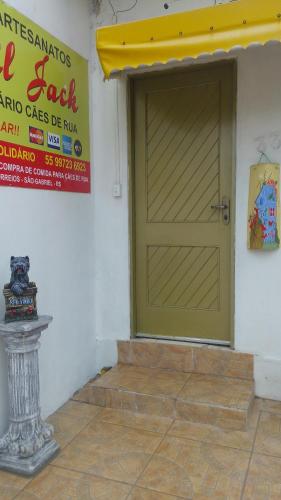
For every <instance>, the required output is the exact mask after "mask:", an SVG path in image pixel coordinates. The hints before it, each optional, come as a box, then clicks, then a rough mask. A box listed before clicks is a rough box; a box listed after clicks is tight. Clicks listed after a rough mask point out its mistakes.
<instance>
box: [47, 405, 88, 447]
mask: <svg viewBox="0 0 281 500" xmlns="http://www.w3.org/2000/svg"><path fill="white" fill-rule="evenodd" d="M47 421H48V422H49V423H50V424H52V425H53V426H54V429H55V439H56V440H57V442H58V443H59V445H60V447H61V448H64V447H65V446H66V445H67V444H68V443H70V441H72V439H73V438H74V437H75V436H76V435H77V434H78V433H79V432H80V431H81V430H82V429H83V428H84V427H85V426H86V425H87V424H88V423H89V418H84V417H83V418H82V417H80V418H77V417H73V416H72V415H68V414H66V413H62V412H59V411H58V412H56V413H54V414H53V415H51V416H50V417H49V418H48V419H47Z"/></svg>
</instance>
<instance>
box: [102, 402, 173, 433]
mask: <svg viewBox="0 0 281 500" xmlns="http://www.w3.org/2000/svg"><path fill="white" fill-rule="evenodd" d="M97 421H103V422H107V423H109V424H116V425H124V426H126V427H132V428H134V429H143V430H145V431H151V432H160V433H161V434H165V432H167V430H168V429H169V427H170V426H171V423H172V421H173V420H172V419H171V418H165V417H158V416H155V415H144V414H141V413H134V412H132V411H126V410H115V409H112V408H103V409H102V410H101V412H100V413H99V415H98V416H97Z"/></svg>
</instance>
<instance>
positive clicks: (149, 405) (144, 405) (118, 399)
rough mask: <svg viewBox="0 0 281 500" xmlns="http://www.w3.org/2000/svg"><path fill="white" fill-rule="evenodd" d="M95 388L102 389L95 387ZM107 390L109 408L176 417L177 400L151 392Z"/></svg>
mask: <svg viewBox="0 0 281 500" xmlns="http://www.w3.org/2000/svg"><path fill="white" fill-rule="evenodd" d="M95 389H102V388H101V387H95ZM104 391H106V395H105V396H106V405H105V406H107V407H108V408H115V409H118V410H128V411H132V412H139V413H144V414H147V415H157V416H159V417H168V418H175V406H176V400H175V399H173V398H167V397H163V396H162V397H160V398H159V397H158V396H151V395H150V394H138V393H135V392H129V391H119V390H115V389H104Z"/></svg>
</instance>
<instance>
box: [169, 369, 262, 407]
mask: <svg viewBox="0 0 281 500" xmlns="http://www.w3.org/2000/svg"><path fill="white" fill-rule="evenodd" d="M252 393H253V385H252V381H250V380H237V379H235V378H229V377H217V376H212V375H199V374H192V375H191V377H190V378H189V379H188V381H187V383H186V384H185V386H184V388H183V389H182V390H181V392H180V394H179V396H178V398H179V400H183V401H188V402H196V403H205V404H211V405H220V406H224V407H228V408H235V409H242V410H243V409H247V408H248V405H249V401H250V400H251V398H252Z"/></svg>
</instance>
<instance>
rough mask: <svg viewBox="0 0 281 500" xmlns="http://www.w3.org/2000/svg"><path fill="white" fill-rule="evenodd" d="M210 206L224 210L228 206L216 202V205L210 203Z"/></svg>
mask: <svg viewBox="0 0 281 500" xmlns="http://www.w3.org/2000/svg"><path fill="white" fill-rule="evenodd" d="M211 208H213V209H214V208H216V209H218V210H226V209H227V208H228V205H225V204H224V203H218V205H211Z"/></svg>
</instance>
